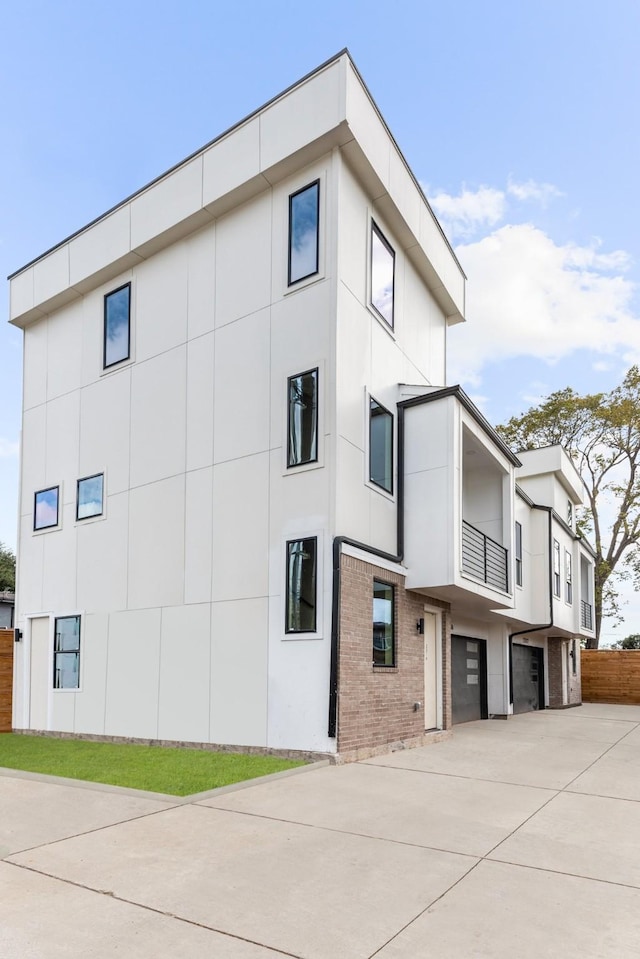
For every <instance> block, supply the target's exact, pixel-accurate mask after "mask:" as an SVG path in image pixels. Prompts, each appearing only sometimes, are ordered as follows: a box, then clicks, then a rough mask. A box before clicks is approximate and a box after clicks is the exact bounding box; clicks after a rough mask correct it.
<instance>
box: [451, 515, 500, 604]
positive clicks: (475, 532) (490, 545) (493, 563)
mask: <svg viewBox="0 0 640 959" xmlns="http://www.w3.org/2000/svg"><path fill="white" fill-rule="evenodd" d="M507 556H508V551H507V550H506V549H505V548H504V546H501V545H500V543H496V542H495V540H492V539H490V538H489V537H488V536H485V534H484V533H481V532H480V530H479V529H476V528H475V526H472V525H471V524H470V523H467V522H465V520H463V521H462V570H463V572H465V573H468V575H469V576H472V577H473V578H474V579H478V580H480V582H481V583H486V584H487V586H492V587H493V588H494V589H499V590H500V591H501V592H503V593H506V592H507V591H508V589H509V574H508V568H507Z"/></svg>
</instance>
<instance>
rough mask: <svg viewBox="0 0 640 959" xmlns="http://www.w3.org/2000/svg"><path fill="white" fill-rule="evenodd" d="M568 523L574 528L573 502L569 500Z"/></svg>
mask: <svg viewBox="0 0 640 959" xmlns="http://www.w3.org/2000/svg"><path fill="white" fill-rule="evenodd" d="M567 523H568V525H569V526H570V527H571V528H572V529H573V503H572V502H571V500H570V499H568V500H567Z"/></svg>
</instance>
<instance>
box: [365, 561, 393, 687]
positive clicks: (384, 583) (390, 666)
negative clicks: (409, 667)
mask: <svg viewBox="0 0 640 959" xmlns="http://www.w3.org/2000/svg"><path fill="white" fill-rule="evenodd" d="M376 583H377V584H378V585H379V586H388V587H389V588H390V589H391V653H392V657H391V658H392V662H391V663H376V662H375V661H374V658H373V650H374V646H373V641H374V638H375V637H374V634H373V627H374V623H375V620H374V618H373V600H375V586H376ZM396 602H397V592H396V584H395V583H389V582H387V581H386V580H384V579H380V577H378V576H374V577H373V579H372V582H371V665H372V667H373V668H374V669H375V670H378V669H397V668H398V643H397V636H396V623H397V611H396Z"/></svg>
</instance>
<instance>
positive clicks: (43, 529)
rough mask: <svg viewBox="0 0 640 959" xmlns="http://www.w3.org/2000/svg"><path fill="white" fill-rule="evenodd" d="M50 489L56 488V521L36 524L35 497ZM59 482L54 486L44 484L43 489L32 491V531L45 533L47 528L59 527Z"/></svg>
mask: <svg viewBox="0 0 640 959" xmlns="http://www.w3.org/2000/svg"><path fill="white" fill-rule="evenodd" d="M51 490H57V493H58V495H57V497H56V521H55V523H48V524H47V525H46V526H36V508H37V505H38V503H37V497H38V496H39V495H40V494H41V493H49V492H51ZM60 512H61V510H60V484H58V485H56V486H45V487H44V489H38V490H35V491H34V494H33V532H34V533H46V532H47V531H48V530H52V529H60Z"/></svg>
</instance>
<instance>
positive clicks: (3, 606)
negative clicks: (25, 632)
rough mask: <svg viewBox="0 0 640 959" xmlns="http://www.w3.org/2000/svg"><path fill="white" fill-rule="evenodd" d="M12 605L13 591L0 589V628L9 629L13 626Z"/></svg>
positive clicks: (13, 600) (13, 602)
mask: <svg viewBox="0 0 640 959" xmlns="http://www.w3.org/2000/svg"><path fill="white" fill-rule="evenodd" d="M14 606H15V595H14V593H13V592H12V591H11V590H10V589H0V629H11V627H12V626H13V609H14Z"/></svg>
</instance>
